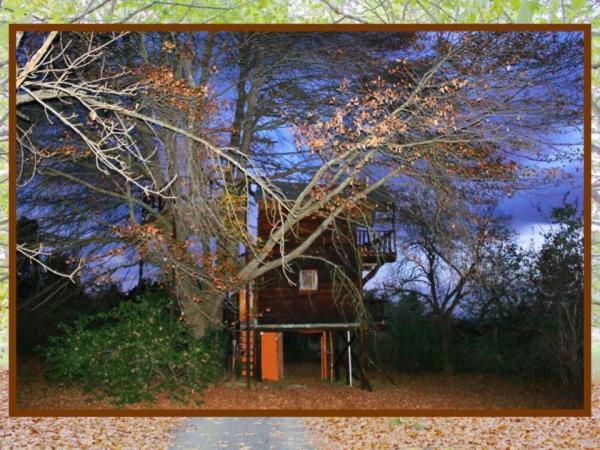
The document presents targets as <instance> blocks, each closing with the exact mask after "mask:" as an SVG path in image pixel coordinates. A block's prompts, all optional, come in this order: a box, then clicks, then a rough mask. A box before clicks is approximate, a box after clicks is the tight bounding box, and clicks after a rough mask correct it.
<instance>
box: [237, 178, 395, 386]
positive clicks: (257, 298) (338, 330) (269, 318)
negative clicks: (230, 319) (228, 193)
mask: <svg viewBox="0 0 600 450" xmlns="http://www.w3.org/2000/svg"><path fill="white" fill-rule="evenodd" d="M278 187H279V189H280V190H281V192H282V193H283V194H284V195H285V197H286V198H287V199H288V200H289V201H290V203H291V202H293V201H294V200H295V199H296V198H297V197H298V195H299V194H300V193H301V192H302V191H303V190H304V188H305V185H302V184H279V185H278ZM256 200H257V202H256V205H257V208H256V209H257V216H258V219H257V226H256V228H257V232H256V234H257V237H258V239H262V240H264V241H266V240H267V239H268V237H269V235H270V233H271V232H272V230H273V228H274V226H276V225H274V224H276V223H277V217H276V216H275V215H274V211H273V204H272V202H269V201H267V200H265V199H263V198H262V196H261V194H260V192H259V193H258V194H257V199H256ZM327 215H328V213H327V212H326V211H323V212H317V213H315V214H313V215H312V216H308V217H306V218H304V219H302V220H300V221H299V223H298V224H297V226H296V227H295V228H294V229H293V230H290V231H289V232H288V233H287V234H286V236H285V240H284V241H285V248H284V254H288V255H289V253H290V252H292V251H293V250H294V249H296V248H297V247H298V246H300V245H302V244H304V243H305V242H306V239H307V238H308V237H309V236H311V235H312V234H313V233H314V232H315V231H316V230H319V229H320V228H323V225H324V220H325V218H326V217H327ZM394 219H395V208H394V203H393V202H392V199H391V197H390V195H389V193H387V192H386V191H385V190H384V189H383V188H380V189H378V190H376V191H374V192H372V193H370V194H369V195H368V196H367V197H366V198H365V199H364V200H363V201H362V202H361V204H360V205H358V207H357V208H355V209H354V211H352V212H349V213H345V214H344V215H340V216H339V217H338V218H336V220H334V221H333V223H332V224H331V225H329V226H327V227H325V228H324V231H322V233H321V234H320V235H319V236H318V237H317V238H316V239H315V240H314V241H313V242H312V243H311V245H310V246H309V247H308V248H306V249H305V250H304V251H303V252H302V256H300V257H297V258H294V259H293V260H291V261H289V262H288V263H287V267H285V268H284V267H283V266H282V265H279V266H278V267H276V268H274V269H272V270H270V271H269V272H267V273H265V274H264V275H263V276H261V277H260V278H258V279H256V280H255V281H254V282H252V283H251V284H249V285H248V287H247V289H245V290H244V291H242V292H241V293H240V295H239V298H238V301H239V308H238V311H239V321H238V323H239V325H240V328H239V331H240V332H239V333H238V339H237V341H236V343H235V348H236V354H237V363H238V364H239V365H240V368H241V370H240V373H241V374H242V376H245V377H246V378H247V380H248V382H250V380H252V379H254V380H265V379H266V380H281V379H283V377H284V365H285V361H284V350H285V349H284V341H285V338H286V336H287V335H290V334H296V335H297V334H299V333H301V334H304V335H311V337H312V339H313V341H314V340H318V341H320V357H321V363H320V365H321V378H322V379H323V380H338V379H339V377H340V369H341V367H342V366H343V367H344V368H345V373H346V380H347V382H348V384H350V385H351V384H352V379H353V377H356V378H358V379H360V381H361V387H363V388H370V386H369V382H368V380H367V376H366V372H365V361H364V358H365V355H364V349H363V347H364V334H365V327H367V326H370V325H376V324H377V322H378V320H380V319H381V316H380V315H379V314H376V310H377V309H379V310H381V308H375V309H374V308H371V307H370V305H369V304H367V303H365V302H364V300H363V286H364V284H365V283H366V282H367V281H368V280H370V279H371V278H372V277H373V276H374V275H375V274H376V273H377V271H378V270H379V268H380V267H381V266H382V265H383V264H385V263H387V262H393V261H395V260H396V232H395V220H394ZM281 254H282V251H281V249H280V248H279V247H275V248H274V249H273V250H272V252H271V255H270V260H273V259H276V258H280V257H281ZM373 306H376V307H377V306H380V305H373ZM373 313H375V314H373ZM353 369H354V370H353Z"/></svg>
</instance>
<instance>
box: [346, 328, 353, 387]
mask: <svg viewBox="0 0 600 450" xmlns="http://www.w3.org/2000/svg"><path fill="white" fill-rule="evenodd" d="M346 341H347V342H348V350H347V362H348V365H347V366H346V369H347V378H348V386H350V387H352V341H351V340H350V330H346Z"/></svg>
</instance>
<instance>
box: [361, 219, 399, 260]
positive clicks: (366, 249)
mask: <svg viewBox="0 0 600 450" xmlns="http://www.w3.org/2000/svg"><path fill="white" fill-rule="evenodd" d="M356 247H357V249H358V252H359V253H360V256H361V260H362V262H363V264H364V265H375V264H381V263H387V262H394V261H396V232H395V229H393V228H392V229H390V230H386V231H376V230H371V229H368V228H359V229H357V230H356Z"/></svg>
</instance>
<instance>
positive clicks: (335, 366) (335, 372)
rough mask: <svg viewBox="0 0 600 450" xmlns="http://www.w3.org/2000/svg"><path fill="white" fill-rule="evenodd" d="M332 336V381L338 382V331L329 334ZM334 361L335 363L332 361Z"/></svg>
mask: <svg viewBox="0 0 600 450" xmlns="http://www.w3.org/2000/svg"><path fill="white" fill-rule="evenodd" d="M331 333H332V335H333V355H334V357H333V358H331V362H332V364H333V380H334V381H340V365H339V364H336V362H337V360H336V358H337V354H338V342H337V341H338V340H337V338H338V337H339V332H338V331H332V332H331ZM334 360H335V361H334Z"/></svg>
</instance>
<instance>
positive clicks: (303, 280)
mask: <svg viewBox="0 0 600 450" xmlns="http://www.w3.org/2000/svg"><path fill="white" fill-rule="evenodd" d="M318 288H319V278H318V276H317V271H316V270H314V269H311V270H301V271H300V291H304V292H310V291H316V290H317V289H318Z"/></svg>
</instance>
